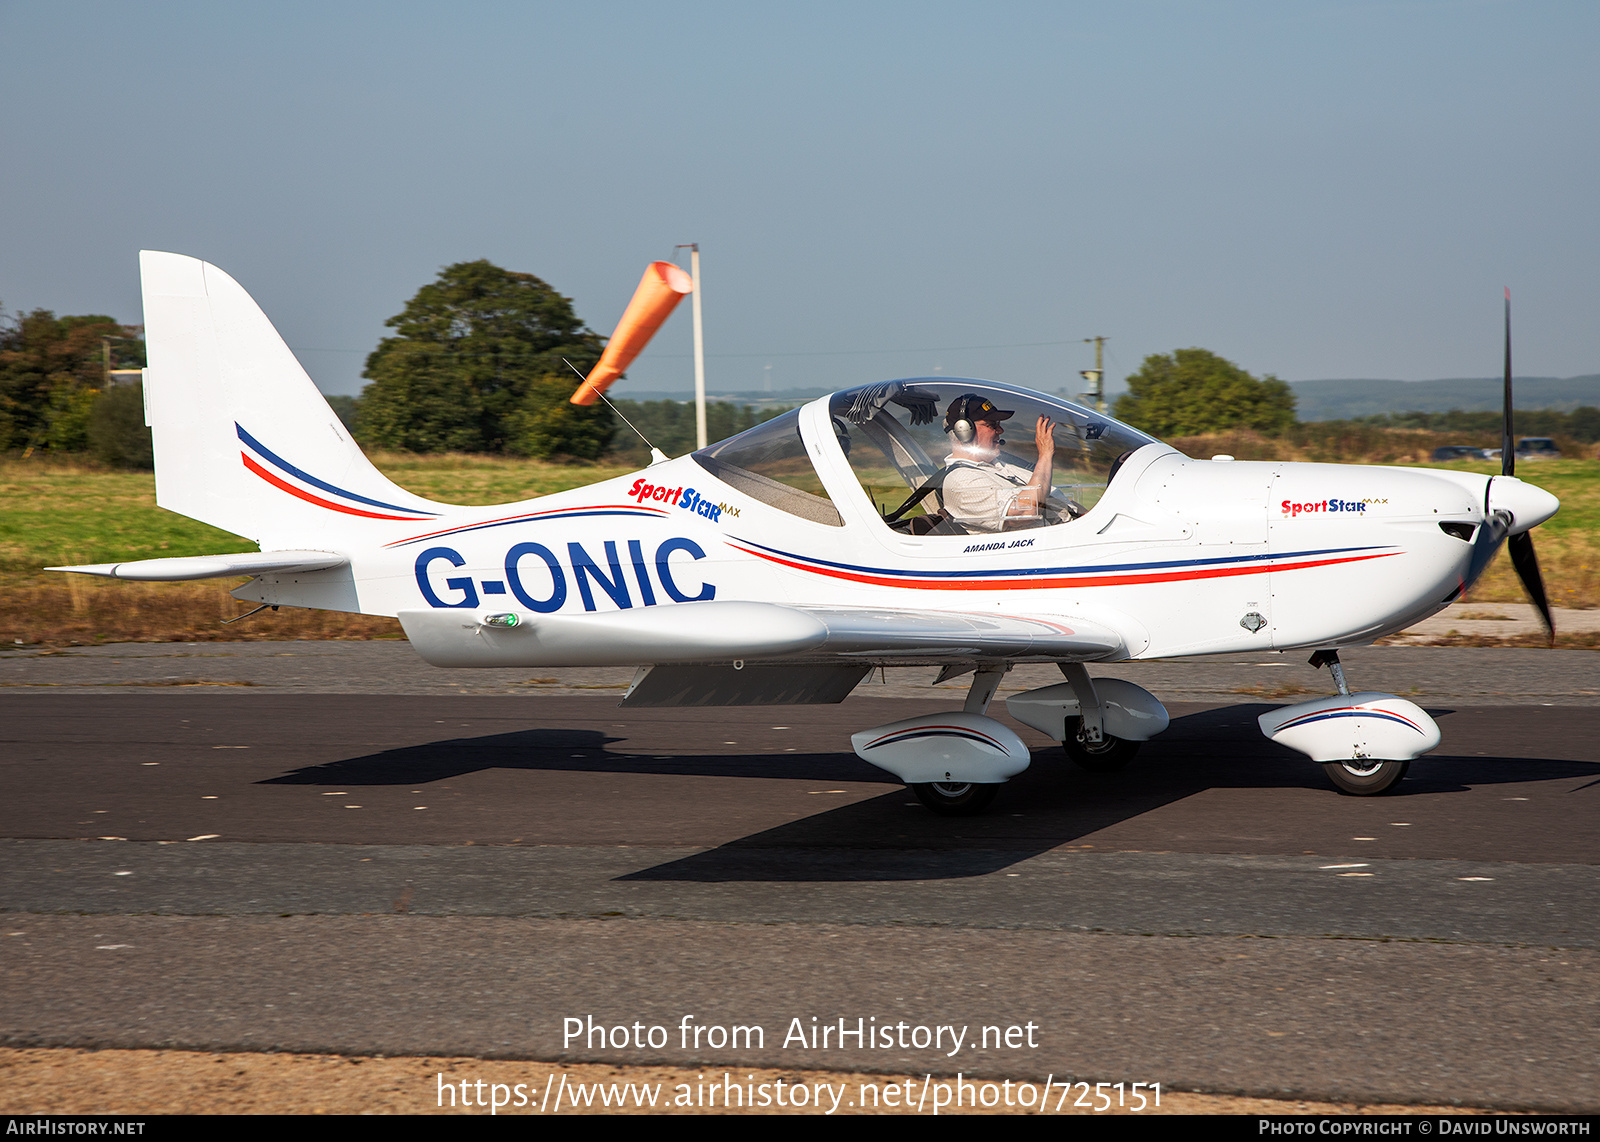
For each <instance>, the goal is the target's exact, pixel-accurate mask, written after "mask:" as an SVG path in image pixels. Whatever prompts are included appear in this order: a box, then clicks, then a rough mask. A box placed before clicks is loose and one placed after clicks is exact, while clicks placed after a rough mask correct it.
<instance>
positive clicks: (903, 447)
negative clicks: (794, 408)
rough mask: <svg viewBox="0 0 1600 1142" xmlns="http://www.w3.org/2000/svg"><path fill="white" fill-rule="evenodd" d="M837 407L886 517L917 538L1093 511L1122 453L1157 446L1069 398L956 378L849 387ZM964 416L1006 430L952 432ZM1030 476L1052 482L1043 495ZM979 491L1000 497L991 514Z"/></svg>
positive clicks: (853, 462)
mask: <svg viewBox="0 0 1600 1142" xmlns="http://www.w3.org/2000/svg"><path fill="white" fill-rule="evenodd" d="M828 411H829V413H830V415H831V418H832V423H833V431H834V435H835V436H836V437H837V438H838V441H839V445H840V447H841V448H843V449H844V452H845V455H846V458H847V459H848V461H849V463H850V467H851V470H852V471H853V472H854V473H855V476H856V478H857V479H858V480H859V481H860V483H861V486H862V488H863V489H864V490H865V491H866V493H867V495H868V496H869V498H871V500H872V502H873V503H874V504H875V505H876V506H877V507H878V509H879V513H880V515H882V516H884V517H885V520H886V522H888V523H889V524H890V526H893V527H895V529H896V530H900V531H907V532H909V533H911V534H918V535H921V534H970V533H972V532H975V531H1014V530H1021V529H1024V528H1030V527H1045V526H1053V525H1055V524H1060V523H1068V522H1070V521H1071V520H1073V519H1076V518H1077V517H1078V516H1080V515H1083V514H1084V513H1085V512H1086V511H1088V510H1089V509H1090V508H1092V507H1094V505H1095V504H1096V503H1097V502H1098V501H1099V499H1100V496H1101V495H1102V494H1103V493H1104V491H1105V489H1106V486H1107V485H1108V484H1109V483H1110V482H1111V479H1112V478H1113V477H1114V476H1115V474H1116V470H1117V468H1118V466H1119V465H1120V464H1121V462H1122V460H1124V459H1125V458H1126V457H1127V456H1128V455H1129V454H1130V453H1132V452H1135V451H1137V450H1138V449H1140V448H1143V447H1144V446H1145V445H1147V444H1155V443H1159V442H1158V441H1156V440H1155V438H1154V437H1151V436H1148V435H1146V434H1145V433H1143V432H1140V431H1138V430H1137V429H1134V428H1130V427H1128V426H1127V425H1125V424H1122V423H1120V422H1119V421H1116V420H1113V419H1111V418H1110V417H1107V416H1103V415H1101V414H1100V413H1097V412H1095V411H1094V410H1092V409H1088V408H1085V407H1084V406H1082V405H1079V404H1075V403H1073V402H1072V401H1068V400H1064V399H1062V398H1060V397H1052V396H1049V395H1047V394H1044V393H1037V392H1030V391H1028V390H1026V389H1017V388H1013V387H1011V386H1009V385H1002V384H998V383H996V382H993V381H978V380H969V379H963V378H959V377H955V378H952V377H917V378H911V379H907V380H899V381H887V382H884V383H881V384H875V385H863V386H861V387H860V388H854V389H846V390H844V391H842V392H838V393H835V394H834V395H833V396H832V397H830V398H829V400H828ZM957 419H964V420H966V422H967V425H969V426H970V425H971V423H972V421H975V420H987V421H989V422H990V423H991V425H992V426H993V427H994V428H998V429H999V432H998V434H995V433H993V432H990V433H988V434H979V436H978V439H976V440H969V441H963V440H962V439H961V438H960V437H961V433H960V429H961V428H962V426H960V425H956V426H954V427H956V428H957V429H958V431H957V432H950V431H947V425H948V424H950V423H951V422H952V421H954V420H957ZM1042 426H1048V428H1049V440H1050V443H1051V454H1050V456H1049V457H1048V458H1047V460H1046V462H1045V463H1044V464H1041V463H1040V455H1039V451H1038V449H1037V447H1036V437H1037V436H1038V434H1039V433H1040V432H1041V431H1042V430H1043V428H1042ZM985 445H988V446H989V447H988V449H987V450H985V448H984V446H985ZM961 469H965V470H966V471H961ZM1036 474H1037V475H1036ZM1030 480H1032V481H1033V482H1034V483H1036V484H1040V485H1042V486H1043V488H1044V489H1047V491H1046V492H1045V494H1044V495H1043V496H1042V497H1038V498H1037V503H1035V500H1034V499H1033V498H1030V496H1029V493H1028V492H1027V489H1026V484H1027V483H1028V482H1029V481H1030ZM930 484H932V488H931V489H930V490H928V491H927V492H925V494H924V495H922V496H918V497H916V499H915V501H914V502H912V503H910V504H909V506H904V505H906V501H907V497H908V496H914V495H915V493H916V491H918V490H920V489H923V488H926V487H928V486H929V485H930ZM986 484H987V485H988V486H989V487H991V488H992V489H993V490H986V489H985V487H984V485H986ZM1008 486H1009V490H1008ZM974 493H976V495H977V497H978V499H979V500H981V501H983V502H984V503H992V506H990V507H989V508H988V509H987V515H986V514H985V512H984V511H983V510H980V509H978V508H974V507H973V506H972V503H973V496H974ZM919 517H921V518H920V519H919Z"/></svg>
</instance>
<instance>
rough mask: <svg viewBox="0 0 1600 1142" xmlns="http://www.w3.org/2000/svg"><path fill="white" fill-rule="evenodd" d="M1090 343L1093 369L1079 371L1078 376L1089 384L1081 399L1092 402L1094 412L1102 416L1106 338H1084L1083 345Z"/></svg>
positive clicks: (1104, 410) (1104, 402) (1104, 389)
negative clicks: (1091, 344) (1092, 352)
mask: <svg viewBox="0 0 1600 1142" xmlns="http://www.w3.org/2000/svg"><path fill="white" fill-rule="evenodd" d="M1091 341H1093V342H1094V368H1092V369H1079V370H1078V375H1079V376H1080V377H1082V378H1083V379H1084V380H1086V381H1088V382H1089V391H1088V392H1086V393H1084V394H1083V398H1084V399H1085V400H1091V401H1093V402H1094V409H1095V411H1096V412H1098V413H1099V414H1100V415H1101V416H1104V415H1105V412H1106V387H1105V384H1104V380H1105V375H1106V374H1105V364H1104V355H1105V347H1106V338H1104V337H1085V338H1084V339H1083V343H1084V344H1085V345H1087V344H1088V343H1089V342H1091Z"/></svg>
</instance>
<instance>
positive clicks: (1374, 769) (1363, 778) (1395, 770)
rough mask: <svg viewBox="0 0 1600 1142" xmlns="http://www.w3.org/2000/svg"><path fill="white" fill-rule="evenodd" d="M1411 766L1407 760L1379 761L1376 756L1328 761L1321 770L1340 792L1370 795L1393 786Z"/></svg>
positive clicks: (1357, 795)
mask: <svg viewBox="0 0 1600 1142" xmlns="http://www.w3.org/2000/svg"><path fill="white" fill-rule="evenodd" d="M1410 768H1411V763H1410V762H1409V761H1379V760H1377V759H1376V758H1370V757H1361V758H1352V759H1351V760H1349V761H1330V762H1327V763H1325V764H1324V765H1323V767H1322V771H1323V772H1324V773H1326V774H1327V775H1328V780H1329V781H1331V782H1333V784H1334V788H1336V789H1338V790H1339V792H1340V793H1349V794H1351V795H1353V796H1356V797H1371V796H1372V795H1374V794H1376V793H1383V792H1386V791H1388V790H1389V789H1391V788H1393V787H1394V786H1395V785H1396V784H1398V783H1399V781H1400V779H1401V778H1402V777H1404V776H1405V775H1406V770H1408V769H1410Z"/></svg>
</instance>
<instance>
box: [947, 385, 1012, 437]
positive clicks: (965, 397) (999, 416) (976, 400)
mask: <svg viewBox="0 0 1600 1142" xmlns="http://www.w3.org/2000/svg"><path fill="white" fill-rule="evenodd" d="M1014 415H1015V413H1014V412H1013V410H1011V409H1006V408H995V407H994V405H992V404H990V403H989V402H988V401H987V400H986V399H985V398H983V397H980V396H979V395H978V394H977V393H963V394H961V395H960V396H958V397H957V398H956V399H955V400H953V401H951V402H950V407H949V408H947V409H945V411H944V430H945V431H946V432H949V431H950V430H951V429H953V428H954V427H955V424H956V421H958V420H965V421H967V422H968V423H970V424H977V423H978V421H980V420H1005V419H1006V418H1007V417H1010V416H1014Z"/></svg>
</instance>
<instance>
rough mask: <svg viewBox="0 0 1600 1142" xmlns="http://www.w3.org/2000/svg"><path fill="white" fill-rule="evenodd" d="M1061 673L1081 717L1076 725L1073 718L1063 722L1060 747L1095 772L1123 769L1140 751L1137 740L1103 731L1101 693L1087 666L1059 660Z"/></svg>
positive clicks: (1071, 757) (1103, 718)
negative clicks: (1125, 738) (1063, 727)
mask: <svg viewBox="0 0 1600 1142" xmlns="http://www.w3.org/2000/svg"><path fill="white" fill-rule="evenodd" d="M1056 665H1058V666H1059V667H1060V668H1061V673H1062V674H1063V675H1064V676H1065V677H1066V679H1067V683H1068V684H1069V685H1070V686H1071V687H1072V693H1073V696H1074V697H1076V698H1077V699H1078V710H1079V713H1080V717H1079V718H1078V719H1077V723H1076V728H1074V724H1073V722H1072V721H1070V720H1069V721H1068V722H1067V725H1066V737H1065V738H1064V740H1063V741H1062V742H1061V748H1062V749H1064V750H1066V751H1067V757H1069V758H1070V759H1071V760H1072V761H1073V762H1074V763H1076V764H1077V765H1079V766H1081V767H1082V768H1084V769H1088V770H1092V771H1094V772H1095V773H1112V772H1114V771H1116V770H1119V769H1122V768H1123V767H1124V766H1126V765H1127V764H1128V762H1130V761H1132V760H1133V755H1134V754H1136V753H1138V752H1139V743H1138V742H1135V741H1126V740H1124V739H1122V738H1117V737H1112V736H1111V735H1110V734H1108V733H1106V732H1105V717H1104V711H1103V710H1102V708H1101V705H1100V696H1099V694H1098V693H1096V691H1095V688H1094V679H1093V678H1090V677H1089V668H1088V667H1086V666H1085V665H1084V664H1083V663H1081V662H1060V663H1057V664H1056Z"/></svg>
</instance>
